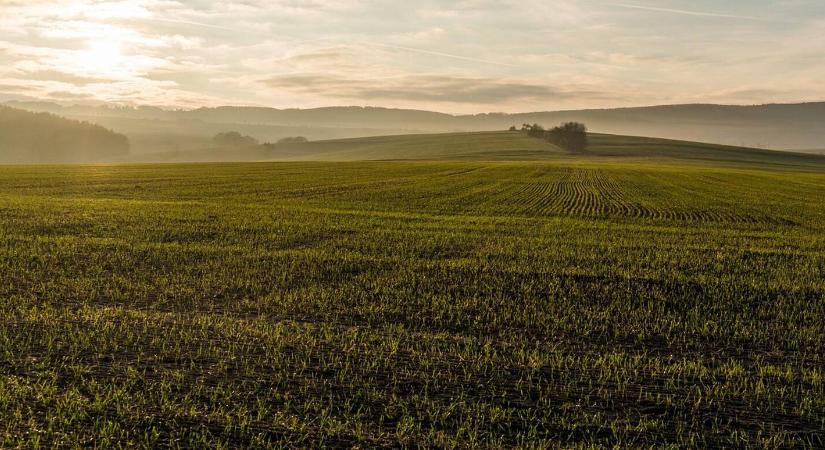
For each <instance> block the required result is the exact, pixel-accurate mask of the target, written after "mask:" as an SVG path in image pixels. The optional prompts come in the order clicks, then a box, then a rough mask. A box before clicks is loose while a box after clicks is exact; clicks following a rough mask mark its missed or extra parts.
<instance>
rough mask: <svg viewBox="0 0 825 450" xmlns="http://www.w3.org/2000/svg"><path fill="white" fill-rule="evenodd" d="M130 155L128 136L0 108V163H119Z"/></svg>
mask: <svg viewBox="0 0 825 450" xmlns="http://www.w3.org/2000/svg"><path fill="white" fill-rule="evenodd" d="M128 155H129V139H127V138H126V136H124V135H122V134H119V133H115V132H113V131H111V130H107V129H106V128H103V127H101V126H98V125H94V124H91V123H87V122H79V121H76V120H69V119H65V118H63V117H59V116H56V115H53V114H49V113H33V112H29V111H24V110H21V109H16V108H10V107H6V106H0V162H4V163H9V162H11V163H21V162H26V163H74V162H93V161H116V160H118V159H121V158H124V157H126V156H128Z"/></svg>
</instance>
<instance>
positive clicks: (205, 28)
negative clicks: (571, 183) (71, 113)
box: [0, 0, 825, 112]
mask: <svg viewBox="0 0 825 450" xmlns="http://www.w3.org/2000/svg"><path fill="white" fill-rule="evenodd" d="M31 98H36V99H49V100H57V101H62V102H73V103H80V102H87V101H114V102H120V103H127V104H152V105H159V106H179V107H194V106H202V105H219V104H234V105H241V104H242V105H263V106H273V107H315V106H328V105H378V106H390V107H413V108H424V109H431V110H439V111H446V112H487V111H534V110H551V109H567V108H581V107H608V106H626V105H645V104H659V103H677V102H678V103H683V102H690V103H694V102H714V103H766V102H791V101H813V100H825V1H824V0H778V1H767V0H728V1H725V2H720V1H717V0H656V1H654V0H626V1H622V0H619V1H616V2H612V1H598V0H517V1H507V0H464V1H460V0H459V1H436V0H430V1H426V0H404V1H379V0H266V1H264V0H243V1H236V2H226V1H216V0H192V1H174V0H134V1H91V0H87V1H79V0H78V1H74V0H60V1H40V0H25V1H24V0H19V1H18V0H0V100H4V99H5V100H9V99H31Z"/></svg>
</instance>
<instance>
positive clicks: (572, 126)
mask: <svg viewBox="0 0 825 450" xmlns="http://www.w3.org/2000/svg"><path fill="white" fill-rule="evenodd" d="M515 128H516V127H511V128H510V130H511V131H515ZM521 131H522V132H524V133H527V135H528V136H531V137H534V138H538V139H544V140H546V141H547V142H550V143H551V144H555V145H557V146H559V147H561V148H563V149H565V150H569V151H571V152H583V151H585V150H587V127H586V126H585V125H584V124H583V123H579V122H567V123H564V124H562V125H559V126H557V127H553V128H550V129H545V128H544V127H542V126H541V125H539V124H537V123H534V124H532V125H530V124H527V123H525V124H523V125H522V126H521Z"/></svg>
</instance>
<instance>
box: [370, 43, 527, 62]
mask: <svg viewBox="0 0 825 450" xmlns="http://www.w3.org/2000/svg"><path fill="white" fill-rule="evenodd" d="M362 43H363V44H364V45H368V46H373V47H383V48H388V49H392V50H403V51H406V52H412V53H421V54H423V55H432V56H442V57H444V58H452V59H460V60H462V61H471V62H477V63H483V64H492V65H496V66H504V67H517V66H514V65H512V64H507V63H503V62H500V61H490V60H488V59H479V58H472V57H469V56H461V55H454V54H451V53H444V52H436V51H432V50H424V49H421V48H414V47H402V46H400V45H390V44H379V43H376V42H362Z"/></svg>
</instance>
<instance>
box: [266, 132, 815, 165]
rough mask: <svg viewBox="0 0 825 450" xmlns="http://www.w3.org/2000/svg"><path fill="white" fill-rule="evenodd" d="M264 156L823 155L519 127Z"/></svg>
mask: <svg viewBox="0 0 825 450" xmlns="http://www.w3.org/2000/svg"><path fill="white" fill-rule="evenodd" d="M260 156H261V158H260V159H275V160H305V161H359V160H414V159H417V160H487V161H490V160H511V161H518V160H548V159H559V158H564V159H570V158H576V159H579V158H582V159H593V158H608V159H616V158H664V159H685V160H705V161H715V162H720V163H723V162H733V163H757V164H781V165H822V164H825V158H823V157H822V156H820V155H812V154H803V153H792V152H778V151H771V150H762V149H753V148H745V147H731V146H724V145H716V144H705V143H699V142H686V141H674V140H668V139H658V138H647V137H635V136H617V135H609V134H591V135H590V147H589V149H588V150H587V151H586V152H585V153H570V152H568V151H566V150H563V149H561V148H559V147H556V146H555V145H552V144H549V143H547V142H544V141H542V140H540V139H535V138H531V137H529V136H527V135H525V134H523V133H520V132H503V131H502V132H480V133H449V134H429V135H404V136H378V137H370V138H356V139H342V140H329V141H316V142H309V143H305V144H297V145H273V146H266V147H265V151H264V152H263V153H262V154H261V155H260Z"/></svg>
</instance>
